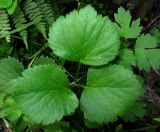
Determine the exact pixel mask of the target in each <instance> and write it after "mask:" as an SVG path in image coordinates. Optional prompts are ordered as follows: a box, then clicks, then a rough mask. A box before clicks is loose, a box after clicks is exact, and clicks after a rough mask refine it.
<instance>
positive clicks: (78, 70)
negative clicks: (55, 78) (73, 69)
mask: <svg viewBox="0 0 160 132" xmlns="http://www.w3.org/2000/svg"><path fill="white" fill-rule="evenodd" d="M80 69H81V64H80V63H78V68H77V73H76V76H75V82H77V78H78V75H79V72H80Z"/></svg>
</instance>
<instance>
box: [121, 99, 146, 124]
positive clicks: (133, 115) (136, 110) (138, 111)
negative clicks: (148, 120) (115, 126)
mask: <svg viewBox="0 0 160 132" xmlns="http://www.w3.org/2000/svg"><path fill="white" fill-rule="evenodd" d="M145 114H146V109H145V108H144V105H143V104H142V103H139V102H136V103H135V104H134V105H133V106H132V107H131V108H130V109H129V111H127V112H126V113H125V114H124V115H123V116H122V118H123V119H124V120H125V121H131V122H135V121H136V119H137V118H143V117H144V116H145Z"/></svg>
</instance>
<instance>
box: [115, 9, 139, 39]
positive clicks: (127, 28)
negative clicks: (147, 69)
mask: <svg viewBox="0 0 160 132" xmlns="http://www.w3.org/2000/svg"><path fill="white" fill-rule="evenodd" d="M114 17H115V20H116V22H117V24H116V25H115V27H116V28H117V30H118V32H119V35H120V36H121V37H123V38H126V39H128V38H136V37H137V36H139V34H140V32H141V30H142V27H141V26H140V19H137V20H135V21H132V22H131V18H132V16H131V14H130V12H129V11H126V10H125V9H123V8H122V7H120V8H119V9H118V13H117V14H114Z"/></svg>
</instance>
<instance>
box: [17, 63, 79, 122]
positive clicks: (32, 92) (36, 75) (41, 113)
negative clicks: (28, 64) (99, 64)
mask: <svg viewBox="0 0 160 132" xmlns="http://www.w3.org/2000/svg"><path fill="white" fill-rule="evenodd" d="M22 75H23V77H21V78H19V79H17V85H16V87H15V91H14V98H15V101H16V102H17V103H18V104H19V106H20V107H21V109H22V113H24V114H25V115H26V116H27V118H28V119H29V121H30V122H31V123H35V124H39V123H42V124H50V123H54V122H55V121H59V120H61V119H62V118H63V116H65V115H69V114H71V113H72V112H74V110H75V108H76V107H77V106H78V99H77V97H76V95H75V94H74V93H73V92H72V91H71V90H70V89H69V88H68V87H69V84H68V80H67V76H66V75H65V72H64V71H63V70H62V69H61V68H60V67H59V66H57V65H55V64H53V65H40V66H35V67H34V68H30V69H28V70H26V71H24V72H23V73H22Z"/></svg>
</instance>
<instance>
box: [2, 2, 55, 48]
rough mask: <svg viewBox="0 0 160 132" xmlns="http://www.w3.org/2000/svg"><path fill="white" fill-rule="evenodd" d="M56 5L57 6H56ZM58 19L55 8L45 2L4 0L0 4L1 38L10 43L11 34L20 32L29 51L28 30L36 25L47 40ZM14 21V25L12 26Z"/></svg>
mask: <svg viewBox="0 0 160 132" xmlns="http://www.w3.org/2000/svg"><path fill="white" fill-rule="evenodd" d="M54 5H56V4H54ZM10 17H11V18H10ZM55 18H56V15H55V10H54V6H51V4H50V3H49V2H48V1H45V0H24V1H23V2H21V1H18V0H7V2H5V1H4V0H3V1H2V2H1V3H0V38H6V40H7V41H8V42H10V36H11V34H14V33H17V32H19V35H20V37H21V39H22V40H23V41H24V43H25V46H26V49H28V42H27V37H28V32H27V28H28V27H29V26H31V25H34V26H35V27H36V28H37V29H38V31H39V32H40V33H41V34H42V35H43V37H44V38H45V39H47V37H48V36H47V32H48V27H49V26H50V25H51V24H52V23H53V22H54V20H55ZM10 21H13V25H11V24H10Z"/></svg>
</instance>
